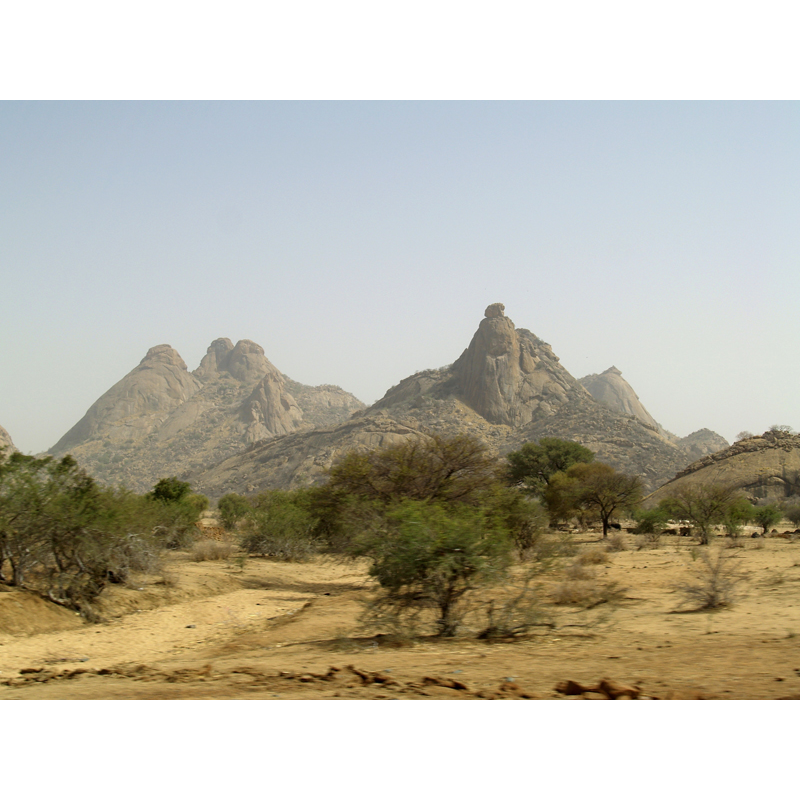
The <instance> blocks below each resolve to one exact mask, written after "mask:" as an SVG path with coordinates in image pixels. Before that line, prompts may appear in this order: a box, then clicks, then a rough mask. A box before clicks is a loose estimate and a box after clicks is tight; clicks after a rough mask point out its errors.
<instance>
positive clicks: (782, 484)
mask: <svg viewBox="0 0 800 800" xmlns="http://www.w3.org/2000/svg"><path fill="white" fill-rule="evenodd" d="M691 483H718V484H733V485H734V486H737V487H738V488H740V489H741V490H742V491H744V492H745V493H746V494H747V495H748V496H749V497H750V498H751V500H769V501H780V500H784V499H786V498H787V497H793V496H796V495H800V435H797V434H792V433H788V432H783V431H771V430H770V431H766V432H765V433H763V434H762V435H761V436H752V437H750V438H748V439H743V440H741V441H739V442H736V443H734V444H732V445H730V446H729V447H727V448H725V449H724V450H721V451H719V452H716V453H712V454H710V455H706V456H704V457H703V458H701V459H700V460H698V461H695V462H693V463H692V464H690V465H689V466H688V467H686V468H685V469H684V470H682V471H681V472H679V473H678V474H677V475H676V476H675V477H674V478H673V479H672V480H670V481H668V482H667V483H666V484H664V485H663V486H661V487H660V488H659V489H658V490H657V491H655V492H654V493H653V494H652V495H650V497H649V498H648V502H649V503H652V504H655V503H657V502H658V501H659V500H662V499H663V498H664V497H666V496H667V495H668V494H669V493H670V492H671V491H673V490H674V489H676V488H678V487H680V486H684V485H687V484H691Z"/></svg>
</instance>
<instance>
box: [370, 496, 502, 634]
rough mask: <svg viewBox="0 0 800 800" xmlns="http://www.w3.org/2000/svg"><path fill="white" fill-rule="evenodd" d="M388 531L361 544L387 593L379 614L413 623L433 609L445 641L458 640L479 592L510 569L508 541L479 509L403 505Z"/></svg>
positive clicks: (389, 517) (394, 511)
mask: <svg viewBox="0 0 800 800" xmlns="http://www.w3.org/2000/svg"><path fill="white" fill-rule="evenodd" d="M385 523H386V524H385V526H384V528H383V530H380V531H376V532H373V533H371V534H369V535H366V536H364V537H362V538H361V540H360V541H359V542H357V544H356V547H355V552H356V553H357V554H359V555H364V556H367V557H368V558H370V559H371V560H372V566H371V568H370V575H372V576H373V577H374V578H376V579H377V580H378V583H379V584H380V586H381V588H382V590H383V592H382V594H381V595H380V596H379V598H378V601H377V602H376V605H375V607H376V608H382V609H384V610H385V609H386V608H390V609H391V610H392V612H393V613H395V614H396V615H398V616H400V617H403V616H407V617H411V618H414V617H416V616H418V615H419V612H420V611H421V610H423V609H433V610H434V612H435V614H436V615H437V616H436V619H435V625H436V629H437V632H438V634H439V635H440V636H454V635H455V633H456V632H457V630H458V627H459V625H460V624H461V621H462V619H463V617H464V615H465V614H466V613H467V611H468V610H469V606H470V604H469V597H470V595H471V594H472V593H474V592H475V591H476V590H477V589H478V588H480V587H482V586H486V585H489V584H492V583H496V582H498V581H499V580H501V579H502V578H503V577H505V575H506V574H507V571H508V568H509V565H510V563H511V548H512V545H511V541H510V539H509V537H508V535H507V534H506V533H505V532H504V531H502V530H498V529H497V528H495V527H493V526H492V525H491V524H490V522H489V520H488V519H487V515H486V513H485V512H484V511H482V510H480V509H474V508H470V507H468V506H445V505H442V504H435V503H428V502H424V501H418V500H417V501H415V500H404V501H401V502H400V503H398V504H396V505H395V506H393V507H392V508H391V509H389V510H388V511H387V512H386V515H385Z"/></svg>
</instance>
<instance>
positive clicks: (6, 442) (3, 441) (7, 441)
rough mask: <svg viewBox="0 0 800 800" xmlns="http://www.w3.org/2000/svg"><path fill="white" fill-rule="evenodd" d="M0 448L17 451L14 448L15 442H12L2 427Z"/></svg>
mask: <svg viewBox="0 0 800 800" xmlns="http://www.w3.org/2000/svg"><path fill="white" fill-rule="evenodd" d="M0 447H7V448H8V449H9V450H16V449H17V448H16V447H14V442H12V441H11V437H10V436H9V434H8V431H7V430H6V429H5V428H4V427H3V426H2V425H0Z"/></svg>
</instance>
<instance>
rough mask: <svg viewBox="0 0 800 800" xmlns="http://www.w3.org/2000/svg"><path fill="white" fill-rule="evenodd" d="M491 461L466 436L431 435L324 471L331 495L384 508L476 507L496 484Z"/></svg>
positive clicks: (361, 455)
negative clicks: (402, 502) (406, 503)
mask: <svg viewBox="0 0 800 800" xmlns="http://www.w3.org/2000/svg"><path fill="white" fill-rule="evenodd" d="M496 472H497V468H496V464H495V460H494V459H493V458H492V457H491V456H490V455H489V454H488V452H487V450H486V447H485V446H484V445H483V444H481V443H480V442H478V441H476V440H475V439H472V438H471V437H469V436H453V437H449V438H448V437H444V436H438V435H435V436H432V437H430V438H428V439H412V440H410V441H407V442H404V443H403V444H399V445H395V446H393V447H387V448H385V449H383V450H377V451H373V452H371V453H356V452H350V453H348V454H347V455H346V456H345V457H344V458H343V459H342V461H340V462H339V464H337V465H336V466H335V467H333V468H332V469H331V471H330V480H329V482H328V487H329V489H330V490H331V491H333V492H338V493H345V494H350V495H354V496H357V497H360V498H366V499H372V500H377V501H379V502H380V503H383V504H388V503H391V502H394V501H396V500H399V499H401V498H407V499H410V500H432V501H436V502H445V503H473V504H474V503H476V502H478V499H479V495H480V493H481V492H483V491H484V490H486V489H487V488H489V487H490V486H492V485H493V484H494V483H496V481H497V475H496Z"/></svg>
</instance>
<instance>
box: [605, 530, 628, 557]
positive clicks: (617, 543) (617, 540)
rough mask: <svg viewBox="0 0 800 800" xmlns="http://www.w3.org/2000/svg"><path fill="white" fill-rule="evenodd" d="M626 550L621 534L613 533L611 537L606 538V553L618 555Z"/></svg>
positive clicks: (626, 546) (625, 543) (626, 545)
mask: <svg viewBox="0 0 800 800" xmlns="http://www.w3.org/2000/svg"><path fill="white" fill-rule="evenodd" d="M627 549H628V543H627V542H626V541H625V537H624V536H623V535H622V534H621V533H615V534H614V535H613V536H609V537H608V543H607V544H606V552H607V553H619V552H621V551H623V550H627Z"/></svg>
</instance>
